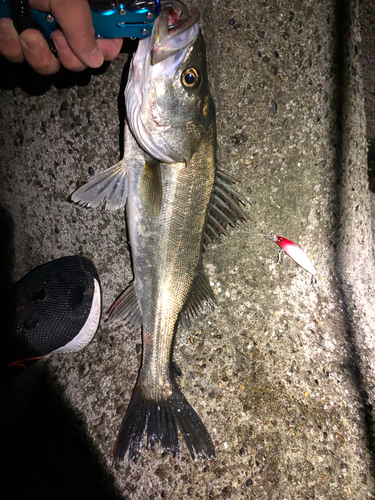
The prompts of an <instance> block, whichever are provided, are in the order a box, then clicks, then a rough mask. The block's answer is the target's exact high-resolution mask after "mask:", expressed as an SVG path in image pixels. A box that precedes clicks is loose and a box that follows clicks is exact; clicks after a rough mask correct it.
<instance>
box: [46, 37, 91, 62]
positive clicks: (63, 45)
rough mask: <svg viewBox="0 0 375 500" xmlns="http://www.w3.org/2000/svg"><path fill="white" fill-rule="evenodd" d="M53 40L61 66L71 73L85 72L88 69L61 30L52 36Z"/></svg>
mask: <svg viewBox="0 0 375 500" xmlns="http://www.w3.org/2000/svg"><path fill="white" fill-rule="evenodd" d="M52 40H53V42H54V44H55V46H56V49H57V53H58V55H59V59H60V62H61V64H62V65H63V66H64V67H65V68H66V69H69V70H70V71H83V70H84V69H86V68H87V66H86V65H85V64H83V62H82V61H80V60H79V59H78V57H77V56H76V55H75V54H74V52H73V51H72V49H71V48H70V47H69V45H68V42H67V40H66V38H65V36H64V35H63V34H62V33H61V31H60V30H56V31H55V32H54V34H53V35H52Z"/></svg>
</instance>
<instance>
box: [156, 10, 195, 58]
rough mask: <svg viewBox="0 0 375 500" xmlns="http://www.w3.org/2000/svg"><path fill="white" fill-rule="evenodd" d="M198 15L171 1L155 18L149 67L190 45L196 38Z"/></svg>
mask: <svg viewBox="0 0 375 500" xmlns="http://www.w3.org/2000/svg"><path fill="white" fill-rule="evenodd" d="M199 17H200V13H199V10H197V9H194V8H192V9H188V8H187V7H186V5H185V4H184V3H182V2H181V1H180V0H173V1H172V2H171V5H170V6H169V7H166V8H165V9H163V10H162V11H161V13H160V15H159V17H158V18H157V20H156V22H155V25H154V31H153V46H152V50H151V65H153V66H154V65H155V64H158V63H159V62H161V61H164V60H165V59H167V58H168V57H171V56H173V55H175V54H177V53H178V52H180V51H181V50H183V49H185V48H186V47H188V46H189V45H191V44H192V43H193V42H194V41H195V39H196V38H197V35H198V33H197V31H198V30H197V29H194V28H195V25H196V23H197V22H198V21H199Z"/></svg>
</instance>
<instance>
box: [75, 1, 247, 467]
mask: <svg viewBox="0 0 375 500" xmlns="http://www.w3.org/2000/svg"><path fill="white" fill-rule="evenodd" d="M199 17H200V13H199V11H198V10H197V9H195V8H191V9H187V7H186V6H185V5H184V4H183V3H182V2H179V1H176V0H173V2H172V4H171V5H170V6H169V7H168V8H164V9H163V10H162V12H161V14H160V15H159V17H158V18H157V20H156V21H155V24H154V28H153V31H152V34H151V36H150V37H149V38H147V39H145V40H141V41H140V42H139V45H138V48H137V50H136V52H135V54H134V56H133V59H132V62H131V65H130V69H129V76H128V82H127V85H126V89H125V105H126V120H125V146H124V156H123V159H122V160H121V161H119V162H118V163H116V164H115V165H114V166H113V167H111V168H109V169H107V170H106V171H104V172H101V173H98V174H96V175H95V176H94V177H92V178H91V179H89V180H88V182H87V183H86V184H84V185H83V186H81V187H80V188H79V189H78V190H77V191H75V192H74V193H73V195H72V196H71V199H72V201H73V202H75V203H78V204H80V205H83V206H86V207H98V206H99V205H102V206H104V207H105V208H106V209H107V210H117V209H120V208H124V207H125V216H126V224H127V229H128V235H129V244H130V249H131V260H132V268H133V275H134V280H133V281H132V282H131V283H130V285H129V286H128V287H127V288H125V290H124V292H123V293H122V294H121V295H120V296H119V297H118V299H117V300H116V301H115V302H114V304H113V305H112V307H111V308H110V310H109V314H108V318H109V319H110V320H116V321H119V320H121V321H123V322H124V324H126V325H127V326H128V327H134V328H139V327H141V330H142V339H143V349H142V362H141V367H140V370H139V374H138V379H137V382H136V385H135V388H134V392H133V395H132V398H131V400H130V403H129V406H128V408H127V411H126V414H125V416H124V419H123V421H122V424H121V427H120V430H119V434H118V437H117V440H116V443H115V446H114V452H113V455H114V458H115V459H116V460H123V459H124V458H125V455H126V454H127V453H128V460H131V459H132V458H133V457H134V456H135V455H136V454H138V453H140V452H141V450H142V444H143V441H144V440H146V446H147V448H153V447H155V446H156V445H157V444H158V443H160V444H161V445H162V447H164V448H165V449H167V450H170V451H171V452H172V453H173V455H174V456H179V455H180V442H179V441H180V440H179V432H180V433H181V434H182V436H183V438H184V441H185V443H186V446H187V448H188V450H189V452H190V454H191V456H192V457H193V459H195V458H196V457H201V458H204V459H210V458H215V448H214V444H213V442H212V439H211V437H210V434H209V433H208V431H207V429H206V427H205V425H204V424H203V422H202V420H201V419H200V417H199V416H198V414H197V413H196V412H195V410H194V409H193V408H192V406H191V405H190V404H189V402H188V401H187V399H186V398H185V396H184V395H183V393H182V391H181V389H180V388H179V386H178V383H177V381H176V377H175V372H174V370H173V345H174V341H175V336H176V331H177V328H178V325H179V324H182V325H183V327H185V328H188V327H190V325H191V324H192V322H193V321H195V320H196V319H197V318H199V317H200V316H201V315H202V312H203V310H204V307H205V305H207V304H209V305H213V303H214V301H215V296H214V293H213V290H212V288H211V286H210V283H209V280H208V278H207V276H206V274H205V272H204V267H203V264H202V256H203V253H204V252H205V251H206V250H207V247H209V246H210V245H211V243H213V242H217V241H219V240H220V239H221V235H223V234H228V230H227V226H228V225H230V226H235V225H238V224H239V223H240V221H245V220H246V219H247V215H246V213H245V211H244V210H243V207H244V205H246V204H247V200H246V198H244V197H243V196H242V195H240V194H239V193H238V192H237V191H236V190H235V189H234V188H233V184H234V183H235V181H234V179H232V178H231V177H230V176H229V175H228V174H226V173H225V172H224V171H221V170H219V169H218V168H217V160H216V147H217V144H216V122H215V106H214V102H213V99H212V96H211V93H210V88H209V82H208V77H207V63H206V49H205V43H204V39H203V36H202V34H201V31H200V27H199Z"/></svg>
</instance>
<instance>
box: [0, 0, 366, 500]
mask: <svg viewBox="0 0 375 500" xmlns="http://www.w3.org/2000/svg"><path fill="white" fill-rule="evenodd" d="M195 5H197V6H198V7H199V8H200V9H201V12H202V26H203V29H204V35H205V39H206V43H207V51H208V59H209V65H210V82H211V87H212V91H213V94H214V98H215V102H216V107H217V119H218V159H219V164H220V167H221V168H222V169H224V170H226V171H228V172H229V173H230V174H231V175H233V176H234V177H235V178H237V179H238V180H239V181H240V184H239V185H238V189H239V190H240V191H241V193H243V194H244V195H245V196H246V197H247V198H248V199H249V200H250V201H251V203H252V206H251V207H250V208H249V214H250V217H251V219H252V220H251V221H249V222H248V223H247V224H246V225H245V226H241V228H240V229H236V230H232V231H231V233H232V236H231V237H230V238H228V239H225V240H224V241H223V243H222V244H221V245H218V246H216V247H215V248H213V249H211V250H210V251H209V252H208V253H207V256H206V257H205V261H204V262H205V266H206V270H207V273H208V274H209V276H210V279H211V281H212V283H213V284H214V289H215V292H216V294H217V298H218V306H217V308H216V309H215V311H214V312H209V313H208V314H207V317H206V318H205V319H204V320H203V321H201V322H199V323H197V324H196V325H194V327H192V328H191V329H190V330H183V329H180V330H179V333H178V336H177V342H176V348H175V361H176V362H177V363H178V365H179V367H180V368H181V370H182V373H183V375H182V377H181V378H180V379H179V381H180V384H181V387H182V389H183V392H184V393H185V395H186V396H187V398H188V400H189V401H190V403H191V404H192V405H193V406H194V408H195V409H196V410H197V411H198V413H199V415H200V416H201V418H202V420H203V422H204V423H205V424H206V426H207V429H208V430H209V432H210V433H211V436H212V438H213V440H214V443H215V446H216V452H217V459H216V460H215V461H209V462H204V461H197V462H193V461H192V460H191V458H190V456H189V455H188V451H187V449H186V448H185V446H184V445H183V446H182V457H181V459H174V458H173V457H172V456H171V455H170V454H168V453H166V452H163V451H162V450H159V449H156V450H155V451H153V452H148V451H144V452H143V453H142V454H141V456H140V457H139V458H137V460H136V461H135V462H131V463H127V462H125V463H120V464H117V465H113V464H112V459H111V451H112V447H113V443H114V440H115V437H116V434H117V430H118V428H119V425H120V422H121V419H122V417H123V415H124V413H125V410H126V407H127V404H128V402H129V400H130V397H131V394H132V390H133V386H134V383H135V380H136V376H137V370H138V366H139V362H140V355H141V354H140V345H141V339H140V332H139V331H129V330H127V329H126V328H124V327H123V326H122V325H121V324H117V325H115V326H113V325H110V324H105V323H104V324H103V325H102V327H101V328H100V331H99V333H98V335H97V336H96V338H95V340H94V341H93V342H92V344H91V345H90V346H88V347H87V348H86V349H85V350H84V351H83V352H81V353H78V354H75V355H71V356H63V355H60V356H55V357H54V358H51V359H50V360H49V361H48V362H47V363H46V365H45V366H43V368H40V370H41V371H42V376H41V380H42V382H40V386H39V388H38V389H37V390H35V392H34V393H32V394H31V396H30V398H31V399H32V401H31V402H30V404H29V406H28V407H26V409H22V407H21V406H20V403H18V407H17V408H18V410H17V411H18V412H19V413H21V415H19V414H18V418H19V422H20V424H19V425H18V427H17V426H15V425H13V428H12V432H13V434H12V433H11V432H10V434H9V435H10V436H11V437H12V436H16V435H17V436H18V441H17V443H18V446H19V448H18V449H19V450H20V453H15V452H13V453H11V452H9V451H8V453H9V455H8V456H7V458H8V459H7V460H3V462H2V464H1V465H2V470H4V467H5V470H8V473H9V476H7V480H5V479H3V480H2V481H3V491H4V492H5V493H4V498H12V499H18V498H26V494H25V495H23V493H22V492H23V490H22V488H21V487H20V485H19V484H18V483H17V473H19V475H20V477H21V474H23V475H25V474H26V475H27V477H28V480H29V483H28V485H31V487H32V488H37V491H38V493H39V497H38V498H43V499H44V498H103V499H104V498H108V499H111V498H129V499H138V498H139V499H156V498H167V499H171V500H172V499H184V498H190V497H191V498H200V499H224V498H251V499H275V500H276V499H288V500H289V499H314V498H316V499H318V498H319V499H322V498H327V499H343V498H348V499H349V498H350V499H364V498H374V497H375V484H374V435H373V433H374V428H373V416H372V404H373V401H374V389H375V384H374V377H375V366H374V359H375V356H374V354H375V353H374V351H375V341H374V334H373V332H374V312H373V310H374V306H373V304H374V290H375V282H374V277H375V274H374V261H373V251H374V248H373V233H372V219H371V210H370V204H371V196H370V195H371V194H372V193H370V191H369V190H368V180H367V164H366V158H367V152H366V128H365V127H366V122H365V115H364V99H363V86H362V72H361V67H360V55H361V44H360V36H359V24H358V12H357V4H356V2H355V1H354V0H353V1H351V2H350V1H346V0H345V1H338V2H337V6H336V4H335V2H334V1H333V0H332V1H330V0H327V1H325V2H322V1H320V0H306V1H300V0H290V1H288V2H286V1H282V0H268V1H267V0H264V1H263V0H262V1H261V0H258V1H254V2H247V0H241V1H239V2H234V1H227V2H218V1H213V2H212V1H209V0H199V1H198V2H196V4H195ZM336 7H337V8H336ZM125 59H126V56H124V55H122V56H121V57H120V58H119V59H118V60H116V61H115V62H113V63H112V64H111V65H110V66H109V67H108V68H107V70H106V71H104V72H102V74H98V75H92V76H91V78H90V77H89V75H88V74H85V75H83V76H74V75H73V76H72V75H65V76H63V75H60V76H58V77H57V78H54V79H51V80H49V79H47V80H46V79H41V78H33V77H32V75H30V74H28V73H26V75H27V76H25V73H22V71H21V72H20V73H17V74H14V70H13V73H12V74H11V73H10V71H11V70H10V69H9V67H8V66H5V67H6V71H3V73H2V82H3V84H2V87H3V90H2V92H1V114H2V121H1V127H2V131H1V136H0V141H1V148H2V159H1V171H0V186H1V205H2V211H3V216H2V219H3V221H4V228H5V229H6V234H11V235H12V245H13V248H14V260H13V267H12V269H11V271H12V278H13V279H18V278H20V277H21V276H23V275H24V274H25V273H26V272H27V271H28V270H30V269H31V268H33V267H34V266H36V265H38V264H41V263H43V262H45V261H47V260H50V259H53V258H57V257H60V256H63V255H69V254H75V253H82V254H84V255H86V256H88V257H89V258H91V259H92V260H93V261H94V263H95V265H96V266H97V268H98V271H99V273H100V276H101V280H102V285H103V291H104V309H105V310H106V309H108V307H109V306H110V304H111V302H112V301H113V300H114V298H115V297H116V296H117V295H118V294H119V293H120V291H121V290H122V289H123V288H124V286H125V284H127V283H128V282H129V281H130V280H131V278H132V272H131V267H130V262H129V252H128V247H127V242H126V233H125V229H124V221H123V214H121V213H120V212H117V213H107V212H102V211H100V210H85V209H83V208H80V207H76V206H73V205H72V204H70V203H69V202H68V201H67V198H68V195H69V194H70V193H71V192H72V191H74V189H75V187H76V184H77V182H81V181H82V180H84V179H86V178H87V177H88V175H89V173H91V174H92V173H93V172H94V171H95V172H98V171H100V170H102V169H104V168H106V167H107V166H110V165H112V164H113V163H115V162H116V161H117V160H118V159H119V142H120V141H119V136H121V133H119V113H118V94H119V90H120V79H121V74H122V67H123V64H124V61H125ZM12 75H13V76H12ZM51 83H53V85H51ZM120 108H121V106H120ZM5 229H3V232H4V234H5ZM271 231H274V232H275V233H277V234H280V235H282V236H284V237H287V238H289V239H291V240H293V241H295V242H296V243H298V244H299V245H300V246H301V247H302V248H303V249H304V250H305V251H306V253H307V254H308V256H309V257H310V258H311V260H312V261H313V263H314V265H315V267H316V269H317V271H318V283H317V285H315V286H312V285H311V284H310V277H309V275H308V274H307V273H306V272H305V271H303V270H302V269H301V268H299V267H298V266H297V265H296V264H295V263H294V262H293V261H291V260H290V259H288V258H285V262H284V264H283V265H281V266H280V265H278V266H276V265H275V262H276V260H277V247H276V245H275V244H274V243H272V242H271V241H268V240H265V239H264V238H263V236H262V235H263V234H267V233H269V232H271ZM6 252H8V253H6ZM3 255H7V256H8V257H7V259H8V260H7V262H8V261H9V255H11V252H9V249H4V251H3ZM2 274H3V277H4V278H3V281H4V282H5V281H6V280H7V279H8V278H9V275H10V269H9V267H8V266H7V264H6V263H5V261H4V260H3V263H2ZM35 371H36V370H34V372H35ZM25 377H26V378H27V376H25V374H24V378H25ZM25 383H26V382H25ZM43 384H44V385H43ZM41 387H42V388H43V387H44V389H43V390H42V389H41ZM15 405H17V403H15ZM57 416H58V417H57ZM31 417H32V421H33V422H34V421H35V422H37V424H35V426H33V425H32V424H31V423H30V419H31ZM49 417H50V418H49ZM25 422H26V423H27V425H26V424H25ZM9 426H10V427H11V424H9ZM4 432H6V430H5V431H3V433H4ZM36 434H37V436H38V439H41V440H42V442H43V446H44V447H45V448H43V449H42V450H40V447H39V452H38V453H37V449H38V447H37V446H36V443H37V442H38V439H36V438H35V435H36ZM20 436H21V437H20ZM28 439H29V441H27V440H28ZM9 441H11V439H9ZM10 449H11V446H10V445H9V447H8V448H7V450H10ZM30 449H31V450H32V453H31V457H34V458H33V459H32V460H29V459H28V458H30V455H29V453H30ZM44 449H45V450H46V452H45V453H44ZM35 457H37V459H35ZM33 462H35V463H36V465H35V463H34V464H33ZM88 464H90V465H88ZM91 464H92V465H91ZM33 467H34V468H33ZM10 470H12V471H13V473H12V474H11V473H10V472H9V471H10ZM15 470H16V471H17V473H14V471H15ZM63 471H65V473H64V472H63ZM46 477H47V479H48V480H47V481H46V480H45V479H46ZM46 484H47V486H46ZM20 488H21V489H20ZM51 491H53V494H52V493H51ZM51 495H52V496H51Z"/></svg>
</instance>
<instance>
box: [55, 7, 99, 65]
mask: <svg viewBox="0 0 375 500" xmlns="http://www.w3.org/2000/svg"><path fill="white" fill-rule="evenodd" d="M50 6H51V14H52V15H53V16H54V17H55V19H56V21H57V22H58V23H59V25H60V28H61V31H62V33H63V35H64V36H65V38H66V41H67V43H68V45H69V47H70V49H71V50H72V52H73V53H74V54H75V55H76V56H77V58H78V59H79V60H80V61H81V62H82V63H83V64H85V65H86V66H90V67H91V68H99V67H100V66H101V65H102V64H103V62H104V56H103V53H102V52H101V50H100V49H99V47H98V45H97V43H96V38H95V30H94V26H93V24H92V16H91V10H90V7H89V4H88V2H87V1H86V0H71V1H69V2H68V1H65V2H62V1H61V0H50Z"/></svg>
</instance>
